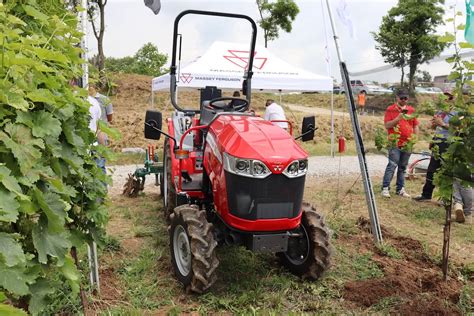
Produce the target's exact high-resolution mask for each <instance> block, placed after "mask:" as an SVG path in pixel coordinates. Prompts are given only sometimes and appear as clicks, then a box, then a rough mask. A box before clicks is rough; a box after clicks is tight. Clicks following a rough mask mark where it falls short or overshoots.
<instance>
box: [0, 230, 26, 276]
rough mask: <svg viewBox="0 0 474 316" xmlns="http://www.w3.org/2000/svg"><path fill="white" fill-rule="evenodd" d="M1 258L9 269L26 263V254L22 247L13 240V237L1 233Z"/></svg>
mask: <svg viewBox="0 0 474 316" xmlns="http://www.w3.org/2000/svg"><path fill="white" fill-rule="evenodd" d="M0 255H1V256H0V258H1V257H2V256H3V260H4V262H5V265H6V266H7V267H13V266H16V265H24V264H25V263H26V258H25V254H24V253H23V249H22V248H21V245H20V244H19V243H18V242H17V241H16V240H15V239H14V238H13V236H12V235H10V234H7V233H2V232H0Z"/></svg>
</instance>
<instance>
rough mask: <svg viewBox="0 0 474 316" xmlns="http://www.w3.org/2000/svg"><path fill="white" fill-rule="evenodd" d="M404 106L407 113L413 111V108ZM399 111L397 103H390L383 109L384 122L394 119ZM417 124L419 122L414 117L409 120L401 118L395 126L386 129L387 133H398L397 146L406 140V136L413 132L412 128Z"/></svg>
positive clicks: (401, 145)
mask: <svg viewBox="0 0 474 316" xmlns="http://www.w3.org/2000/svg"><path fill="white" fill-rule="evenodd" d="M406 108H407V109H408V113H407V115H412V114H413V113H414V112H415V109H414V108H413V107H411V106H409V105H408V106H407V107H406ZM401 112H402V110H401V109H400V107H399V106H398V103H394V104H392V105H390V106H389V107H388V108H387V109H386V110H385V117H384V123H387V122H388V121H392V120H394V119H395V118H396V117H397V116H398V115H399V114H400V113H401ZM418 124H419V123H418V120H417V119H416V118H412V119H411V120H406V119H404V118H402V119H401V120H400V121H399V122H398V124H397V125H396V126H395V127H392V128H389V129H388V135H391V134H398V135H400V138H399V139H398V147H403V146H404V145H405V144H406V142H407V141H408V138H410V136H411V135H412V134H413V132H414V129H415V127H416V126H418Z"/></svg>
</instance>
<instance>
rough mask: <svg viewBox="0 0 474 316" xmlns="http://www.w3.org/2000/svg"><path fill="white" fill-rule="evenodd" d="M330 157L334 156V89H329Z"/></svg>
mask: <svg viewBox="0 0 474 316" xmlns="http://www.w3.org/2000/svg"><path fill="white" fill-rule="evenodd" d="M331 157H332V158H334V90H333V91H331Z"/></svg>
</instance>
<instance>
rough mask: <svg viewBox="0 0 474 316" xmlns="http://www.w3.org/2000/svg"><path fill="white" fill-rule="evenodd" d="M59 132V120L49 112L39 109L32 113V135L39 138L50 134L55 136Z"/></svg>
mask: <svg viewBox="0 0 474 316" xmlns="http://www.w3.org/2000/svg"><path fill="white" fill-rule="evenodd" d="M60 134H61V122H60V121H59V120H58V119H57V118H55V117H53V115H52V114H51V113H48V112H46V111H39V112H36V113H35V114H34V126H33V136H35V137H40V138H42V137H45V136H52V137H54V138H57V137H59V135H60Z"/></svg>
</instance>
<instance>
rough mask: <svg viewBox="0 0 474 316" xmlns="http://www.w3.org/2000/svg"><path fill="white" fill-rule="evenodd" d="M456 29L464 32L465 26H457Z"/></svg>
mask: <svg viewBox="0 0 474 316" xmlns="http://www.w3.org/2000/svg"><path fill="white" fill-rule="evenodd" d="M456 29H458V30H459V31H464V30H465V29H466V25H465V24H459V25H458V26H457V27H456Z"/></svg>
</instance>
